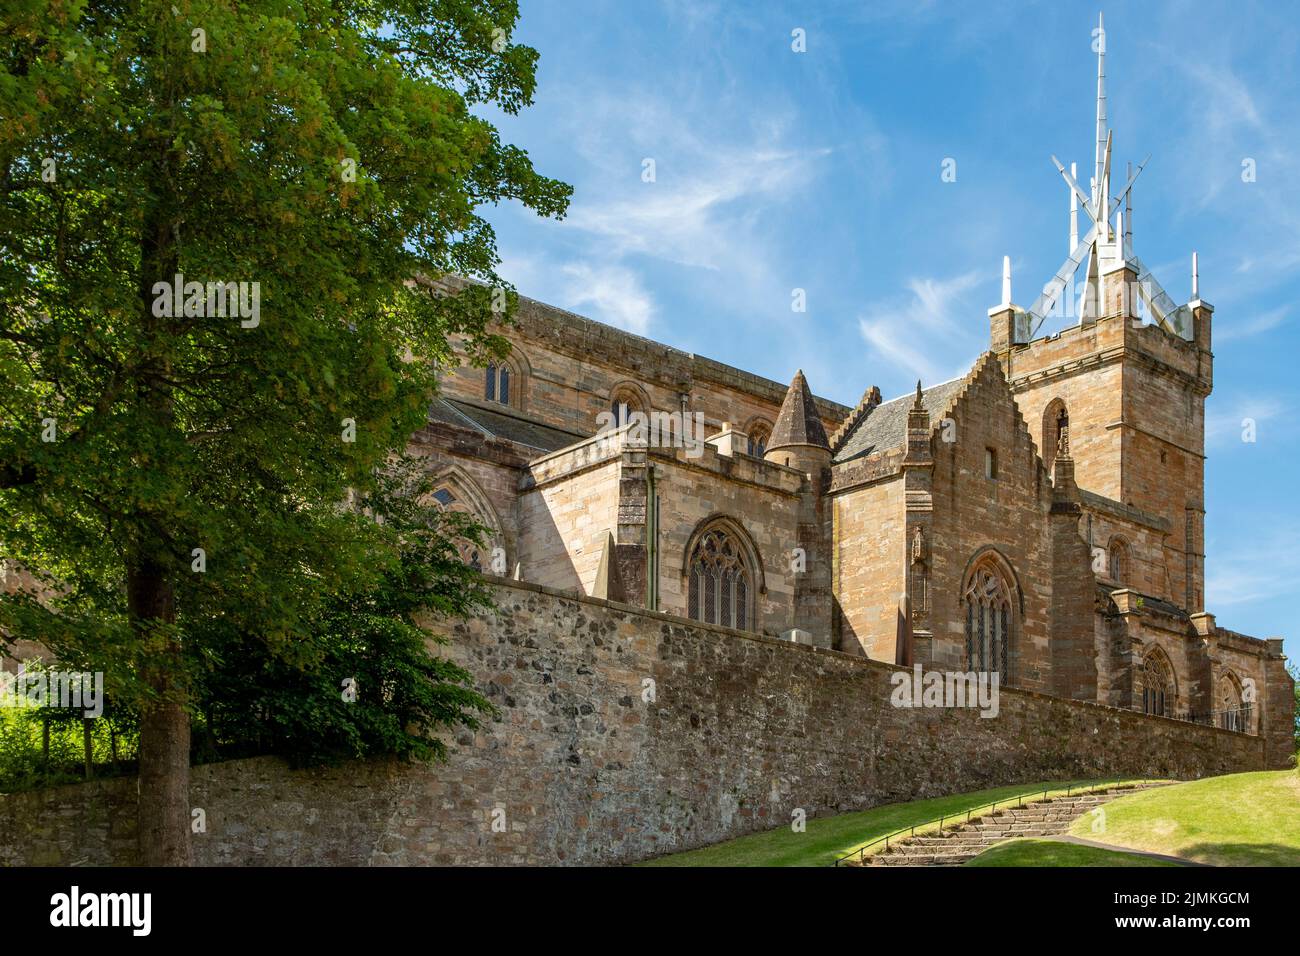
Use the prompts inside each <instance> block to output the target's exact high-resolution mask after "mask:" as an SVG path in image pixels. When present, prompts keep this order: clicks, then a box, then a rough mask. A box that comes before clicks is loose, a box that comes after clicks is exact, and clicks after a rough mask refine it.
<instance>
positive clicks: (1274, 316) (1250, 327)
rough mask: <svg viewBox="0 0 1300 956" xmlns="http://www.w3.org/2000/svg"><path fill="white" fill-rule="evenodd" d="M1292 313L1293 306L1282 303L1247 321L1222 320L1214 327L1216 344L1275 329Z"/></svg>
mask: <svg viewBox="0 0 1300 956" xmlns="http://www.w3.org/2000/svg"><path fill="white" fill-rule="evenodd" d="M1290 314H1291V306H1289V305H1281V306H1278V307H1277V308H1276V309H1269V310H1268V311H1267V312H1263V313H1261V314H1259V315H1257V316H1256V317H1255V318H1253V319H1248V320H1247V321H1245V322H1241V321H1237V322H1221V323H1219V324H1217V325H1216V326H1215V328H1214V344H1215V345H1222V344H1223V343H1224V342H1233V341H1236V340H1237V339H1246V338H1250V337H1251V336H1252V335H1258V334H1259V333H1261V332H1267V331H1269V330H1270V329H1275V328H1277V327H1278V326H1279V325H1281V324H1282V323H1283V322H1284V321H1286V317H1287V316H1288V315H1290Z"/></svg>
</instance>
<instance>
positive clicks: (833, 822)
mask: <svg viewBox="0 0 1300 956" xmlns="http://www.w3.org/2000/svg"><path fill="white" fill-rule="evenodd" d="M1101 782H1103V781H1098V780H1086V781H1048V782H1046V783H1034V784H1019V785H1017V786H1011V787H996V788H994V789H992V790H977V791H974V792H973V793H963V794H958V795H957V796H952V797H935V798H933V799H930V800H914V801H912V802H911V803H891V804H887V805H885V806H883V807H875V808H873V809H871V810H863V811H861V812H859V813H841V814H838V815H836V816H831V817H821V818H812V819H809V820H808V827H807V830H806V831H805V832H803V833H795V832H793V831H792V830H791V829H790V827H789V826H788V825H787V826H783V827H779V828H777V829H775V830H768V831H767V832H766V833H754V834H750V835H749V836H743V837H739V838H737V839H735V840H727V841H726V842H725V843H715V844H714V845H713V846H706V847H701V848H700V849H698V850H686V851H685V852H682V853H672V854H669V855H668V856H661V857H657V858H656V859H653V860H647V861H645V862H644V863H640V864H638V865H639V866H828V865H829V864H830V863H832V862H833V861H834V859H835V858H836V857H837V856H840V855H842V854H844V853H847V852H848V851H850V850H855V849H857V848H858V847H860V846H862V845H863V844H864V843H870V842H871V841H872V840H875V839H878V838H879V837H882V836H884V835H885V834H886V833H892V832H894V831H895V830H899V829H902V828H903V827H910V826H912V825H914V824H920V823H928V822H930V821H931V820H936V819H938V818H939V816H940V815H948V814H958V813H964V812H965V811H967V810H971V809H974V808H975V807H979V806H982V805H984V804H986V803H992V802H993V801H994V800H1005V799H1007V798H1008V797H1010V798H1013V799H1014V798H1015V797H1017V796H1019V795H1020V794H1025V795H1031V794H1035V795H1041V794H1042V792H1043V790H1044V789H1045V788H1047V789H1053V790H1058V789H1059V790H1063V789H1064V788H1065V787H1066V786H1071V787H1080V786H1087V785H1089V784H1093V783H1101ZM918 832H920V831H918Z"/></svg>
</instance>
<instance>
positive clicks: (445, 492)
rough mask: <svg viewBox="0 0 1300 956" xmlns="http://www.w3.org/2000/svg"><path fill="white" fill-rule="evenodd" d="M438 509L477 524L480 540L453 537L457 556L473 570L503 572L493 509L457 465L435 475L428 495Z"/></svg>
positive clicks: (471, 480)
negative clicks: (433, 484)
mask: <svg viewBox="0 0 1300 956" xmlns="http://www.w3.org/2000/svg"><path fill="white" fill-rule="evenodd" d="M429 498H430V500H431V502H432V504H433V505H434V506H435V507H436V508H438V510H439V511H444V512H448V513H451V514H460V515H467V516H468V517H469V518H471V519H473V521H474V522H475V523H476V524H478V525H479V526H481V528H482V529H483V530H482V532H481V540H480V541H477V542H476V541H473V540H471V539H469V538H468V537H465V538H461V537H457V538H456V541H455V545H456V551H457V553H458V554H459V555H460V559H461V560H462V561H464V562H465V563H466V564H468V565H469V566H470V567H471V568H473V569H474V570H475V571H489V572H491V573H493V574H504V573H505V570H506V567H505V550H504V549H503V547H502V535H501V526H500V523H499V522H498V521H497V519H496V515H495V512H494V510H493V508H492V506H491V504H489V503H488V501H487V499H486V498H485V497H484V495H483V493H482V491H481V490H480V489H479V488H478V486H477V485H476V484H475V483H474V481H473V479H471V478H469V476H467V475H465V474H464V473H463V472H461V471H460V469H458V468H452V469H450V470H449V471H448V472H446V473H444V475H443V476H442V477H441V478H440V479H439V481H438V483H437V484H436V485H435V486H434V490H433V492H432V493H431V494H430V495H429Z"/></svg>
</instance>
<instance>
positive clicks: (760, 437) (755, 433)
mask: <svg viewBox="0 0 1300 956" xmlns="http://www.w3.org/2000/svg"><path fill="white" fill-rule="evenodd" d="M771 438H772V429H770V428H768V427H767V425H763V424H758V425H755V426H754V427H752V428H751V429H750V430H749V453H750V454H751V455H753V456H754V457H755V458H762V457H763V456H764V455H766V454H767V443H768V442H769V441H770V440H771Z"/></svg>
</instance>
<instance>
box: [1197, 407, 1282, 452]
mask: <svg viewBox="0 0 1300 956" xmlns="http://www.w3.org/2000/svg"><path fill="white" fill-rule="evenodd" d="M1286 408H1287V406H1286V403H1284V402H1283V401H1282V400H1281V399H1279V398H1274V397H1272V396H1268V395H1245V396H1240V397H1238V398H1237V399H1236V400H1234V401H1232V402H1231V404H1229V405H1227V407H1220V408H1216V409H1215V410H1214V411H1212V412H1207V413H1206V416H1205V443H1206V444H1207V445H1225V444H1230V443H1233V442H1244V441H1245V440H1246V439H1245V438H1244V437H1243V436H1246V435H1249V434H1251V433H1252V430H1253V434H1254V440H1255V441H1257V442H1259V441H1263V440H1264V437H1265V428H1264V426H1265V425H1266V424H1267V423H1269V422H1272V421H1275V420H1277V419H1279V418H1281V416H1282V413H1283V412H1284V411H1285V410H1286Z"/></svg>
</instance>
